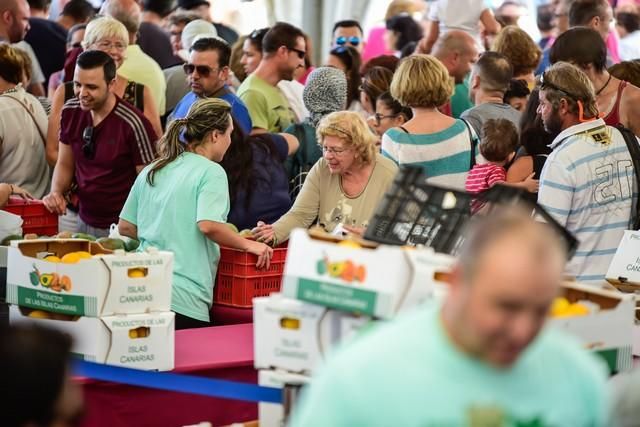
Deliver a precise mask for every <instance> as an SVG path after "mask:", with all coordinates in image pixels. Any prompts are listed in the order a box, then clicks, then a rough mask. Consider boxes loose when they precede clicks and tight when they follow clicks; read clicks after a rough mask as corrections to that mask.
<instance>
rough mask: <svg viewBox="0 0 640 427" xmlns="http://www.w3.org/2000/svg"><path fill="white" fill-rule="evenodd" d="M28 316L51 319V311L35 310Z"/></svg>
mask: <svg viewBox="0 0 640 427" xmlns="http://www.w3.org/2000/svg"><path fill="white" fill-rule="evenodd" d="M28 317H31V318H32V319H50V318H51V316H50V315H49V313H48V312H46V311H43V310H33V311H32V312H30V313H29V314H28Z"/></svg>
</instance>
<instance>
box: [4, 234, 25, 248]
mask: <svg viewBox="0 0 640 427" xmlns="http://www.w3.org/2000/svg"><path fill="white" fill-rule="evenodd" d="M12 240H22V236H18V235H17V234H11V235H9V236H7V237H5V238H4V239H2V242H0V246H9V245H10V244H11V241H12Z"/></svg>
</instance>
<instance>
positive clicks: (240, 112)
mask: <svg viewBox="0 0 640 427" xmlns="http://www.w3.org/2000/svg"><path fill="white" fill-rule="evenodd" d="M211 97H212V98H220V99H224V100H225V101H227V102H228V103H229V104H231V115H232V116H233V118H234V119H236V121H237V122H238V123H239V124H240V126H241V127H242V130H243V131H244V133H245V134H246V135H249V133H251V127H252V125H251V116H249V110H247V107H246V106H245V105H244V102H242V100H241V99H240V98H238V97H237V96H236V95H235V94H234V93H232V92H231V91H229V89H228V88H227V86H226V85H225V86H224V87H223V88H222V90H220V91H218V92H217V93H214V94H213V95H212V96H211ZM198 99H200V98H199V97H198V95H196V94H195V93H193V92H189V93H188V94H186V95H185V96H184V97H183V98H182V99H181V100H180V102H178V105H176V108H175V109H174V110H173V113H172V114H171V120H175V119H182V118H184V117H187V113H188V112H189V108H191V105H193V103H194V102H196V101H197V100H198Z"/></svg>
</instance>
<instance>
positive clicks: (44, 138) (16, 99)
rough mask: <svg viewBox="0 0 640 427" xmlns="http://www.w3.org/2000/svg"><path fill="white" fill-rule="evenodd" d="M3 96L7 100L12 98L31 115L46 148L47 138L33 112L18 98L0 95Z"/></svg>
mask: <svg viewBox="0 0 640 427" xmlns="http://www.w3.org/2000/svg"><path fill="white" fill-rule="evenodd" d="M0 96H3V97H5V98H11V99H13V100H14V101H16V102H17V103H18V104H20V105H22V108H24V110H25V111H26V112H27V113H28V114H29V116H30V117H31V120H33V124H34V126H35V127H36V129H37V130H38V133H39V134H40V138H41V139H42V144H44V146H45V147H46V146H47V137H46V136H45V134H44V132H43V131H42V129H40V126H38V122H37V121H36V116H34V115H33V113H32V112H31V110H30V109H29V107H27V106H26V105H25V104H24V103H23V102H22V101H20V100H19V99H18V98H14V97H13V96H11V95H4V94H3V95H0Z"/></svg>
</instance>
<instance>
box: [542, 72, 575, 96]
mask: <svg viewBox="0 0 640 427" xmlns="http://www.w3.org/2000/svg"><path fill="white" fill-rule="evenodd" d="M546 75H547V72H546V71H545V72H544V73H542V74H541V75H540V89H544V88H550V89H553V90H557V91H558V92H562V93H564V94H565V95H569V98H571V99H573V100H574V101H578V100H580V97H579V96H576V95H574V94H572V93H571V92H569V91H568V90H566V89H562V88H561V87H559V86H557V85H556V84H554V83H552V82H550V81H549V78H548V77H546Z"/></svg>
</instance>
